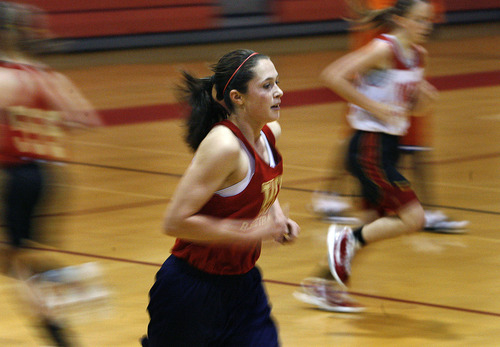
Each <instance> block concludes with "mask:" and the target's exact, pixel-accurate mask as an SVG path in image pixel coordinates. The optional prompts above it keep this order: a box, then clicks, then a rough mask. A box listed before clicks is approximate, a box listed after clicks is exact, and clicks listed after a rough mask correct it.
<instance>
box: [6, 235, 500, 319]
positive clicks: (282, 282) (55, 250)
mask: <svg viewBox="0 0 500 347" xmlns="http://www.w3.org/2000/svg"><path fill="white" fill-rule="evenodd" d="M2 243H5V242H2ZM26 248H29V249H33V250H38V251H46V252H55V253H63V254H68V255H75V256H82V257H87V258H94V259H101V260H111V261H117V262H123V263H130V264H137V265H146V266H155V267H158V268H159V267H161V265H162V264H160V263H153V262H147V261H141V260H133V259H127V258H119V257H110V256H105V255H98V254H89V253H83V252H74V251H68V250H63V249H51V248H44V247H26ZM264 282H266V283H273V284H278V285H285V286H292V287H300V284H298V283H292V282H284V281H276V280H269V279H264ZM348 293H349V294H351V295H354V296H362V297H365V298H371V299H377V300H385V301H392V302H399V303H404V304H411V305H417V306H426V307H433V308H438V309H443V310H452V311H458V312H463V313H472V314H479V315H486V316H494V317H500V313H497V312H490V311H482V310H475V309H469V308H463V307H455V306H449V305H440V304H433V303H429V302H422V301H414V300H406V299H398V298H392V297H387V296H380V295H372V294H366V293H359V292H352V291H349V292H348Z"/></svg>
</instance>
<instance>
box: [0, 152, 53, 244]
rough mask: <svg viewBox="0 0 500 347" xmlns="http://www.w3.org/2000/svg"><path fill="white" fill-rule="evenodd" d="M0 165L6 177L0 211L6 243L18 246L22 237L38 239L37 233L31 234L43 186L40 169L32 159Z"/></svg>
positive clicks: (21, 242)
mask: <svg viewBox="0 0 500 347" xmlns="http://www.w3.org/2000/svg"><path fill="white" fill-rule="evenodd" d="M3 169H4V172H5V173H6V179H5V187H4V196H3V203H4V211H2V212H3V213H2V215H3V218H4V223H5V225H6V230H7V233H8V236H9V241H10V244H11V245H12V246H14V247H20V246H22V245H23V242H24V241H25V240H36V241H39V240H40V233H39V232H37V233H36V235H35V233H34V230H33V229H34V228H33V225H32V224H33V216H34V213H35V208H36V207H37V206H38V204H39V202H40V198H41V195H42V190H43V187H44V175H43V174H42V169H41V167H40V165H38V164H37V163H35V162H33V163H27V164H21V165H14V166H6V167H4V168H3Z"/></svg>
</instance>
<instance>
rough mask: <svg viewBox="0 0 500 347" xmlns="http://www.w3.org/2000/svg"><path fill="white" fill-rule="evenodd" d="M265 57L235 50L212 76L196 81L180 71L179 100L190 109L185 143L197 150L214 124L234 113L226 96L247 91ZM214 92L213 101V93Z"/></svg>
mask: <svg viewBox="0 0 500 347" xmlns="http://www.w3.org/2000/svg"><path fill="white" fill-rule="evenodd" d="M259 59H269V57H267V56H266V55H263V54H259V53H256V52H254V51H252V50H249V49H238V50H235V51H231V52H229V53H227V54H225V55H224V56H223V57H222V58H220V59H219V61H218V62H217V64H215V65H213V66H212V71H213V72H214V75H212V76H210V77H206V78H196V77H194V76H192V75H190V74H189V73H187V72H185V71H183V72H182V75H183V85H182V86H181V87H179V91H180V100H181V101H182V102H184V103H187V104H188V106H189V107H190V111H189V117H188V119H187V134H186V142H187V144H188V145H189V147H191V148H192V149H193V150H196V149H197V148H198V146H199V145H200V143H201V141H203V139H204V138H205V136H207V134H208V132H209V131H210V130H211V129H212V127H213V126H214V124H216V123H218V122H220V121H222V120H224V119H227V117H228V116H229V114H230V113H231V112H233V111H234V105H233V103H232V101H231V98H230V96H229V94H230V91H231V90H234V89H236V90H237V91H239V92H240V93H242V94H245V93H247V91H248V82H249V81H250V80H251V79H252V78H253V77H254V71H253V69H254V67H255V66H256V65H257V62H258V61H259ZM212 93H215V97H216V99H217V100H215V99H214V97H213V94H212Z"/></svg>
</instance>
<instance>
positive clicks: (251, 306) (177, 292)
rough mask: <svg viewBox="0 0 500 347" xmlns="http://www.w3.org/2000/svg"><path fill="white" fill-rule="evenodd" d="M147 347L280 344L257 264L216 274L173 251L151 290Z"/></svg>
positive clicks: (251, 346) (242, 346)
mask: <svg viewBox="0 0 500 347" xmlns="http://www.w3.org/2000/svg"><path fill="white" fill-rule="evenodd" d="M149 298H150V301H149V305H148V312H149V316H150V322H149V325H148V337H147V339H145V340H144V341H143V346H152V347H167V346H200V347H201V346H235V347H236V346H238V347H244V346H248V347H254V346H259V347H276V346H279V342H278V332H277V328H276V325H275V323H274V321H273V319H272V318H271V308H270V305H269V303H268V300H267V295H266V292H265V290H264V287H263V285H262V277H261V274H260V272H259V270H258V268H256V267H254V268H253V269H252V270H250V271H249V272H248V273H246V274H243V275H231V276H229V275H211V274H208V273H205V272H203V271H200V270H198V269H196V268H194V267H192V266H191V265H189V264H188V263H187V262H185V261H184V260H182V259H179V258H177V257H175V256H173V255H171V256H170V257H169V258H168V259H167V260H166V261H165V263H164V264H163V266H162V267H161V269H160V270H159V271H158V273H157V274H156V282H155V283H154V285H153V287H152V288H151V290H150V292H149Z"/></svg>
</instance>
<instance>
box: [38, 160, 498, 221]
mask: <svg viewBox="0 0 500 347" xmlns="http://www.w3.org/2000/svg"><path fill="white" fill-rule="evenodd" d="M492 156H495V157H497V156H500V153H490V154H484V155H478V156H474V157H467V160H482V159H489V158H491V157H492ZM454 161H461V159H458V158H457V159H454ZM462 161H463V160H462ZM447 162H449V160H447ZM64 163H65V164H72V165H82V166H89V167H97V168H102V169H110V170H121V171H128V172H136V173H141V174H150V175H159V176H168V177H175V178H180V177H182V174H174V173H168V172H162V171H152V170H142V169H135V168H126V167H120V166H112V165H102V164H93V163H84V162H76V161H64ZM436 163H438V162H436ZM329 179H330V178H329V177H324V176H323V177H314V178H308V179H305V180H295V181H291V182H287V183H288V184H289V185H286V186H282V187H281V189H283V190H291V191H299V192H304V193H313V192H314V189H306V188H297V187H291V185H296V184H300V183H304V182H305V181H307V182H312V181H314V182H317V181H319V180H329ZM345 196H348V197H355V196H354V195H345ZM165 201H167V202H168V199H167V198H166V199H165ZM140 204H141V203H138V204H137V205H138V206H137V207H141V206H140ZM144 204H148V202H145V203H144ZM153 204H154V203H153ZM425 205H426V206H429V207H440V208H447V209H451V210H459V211H467V212H474V213H484V214H493V215H498V214H500V211H488V210H476V209H471V208H465V207H457V206H445V205H429V204H425ZM121 208H122V207H120V206H117V207H116V209H115V210H120V209H121ZM125 208H128V207H125ZM104 209H106V210H107V211H113V208H112V207H108V208H104ZM94 210H98V209H93V212H92V213H96V212H95V211H94ZM63 214H64V215H69V214H84V212H82V211H81V212H67V213H63ZM45 216H52V215H45Z"/></svg>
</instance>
